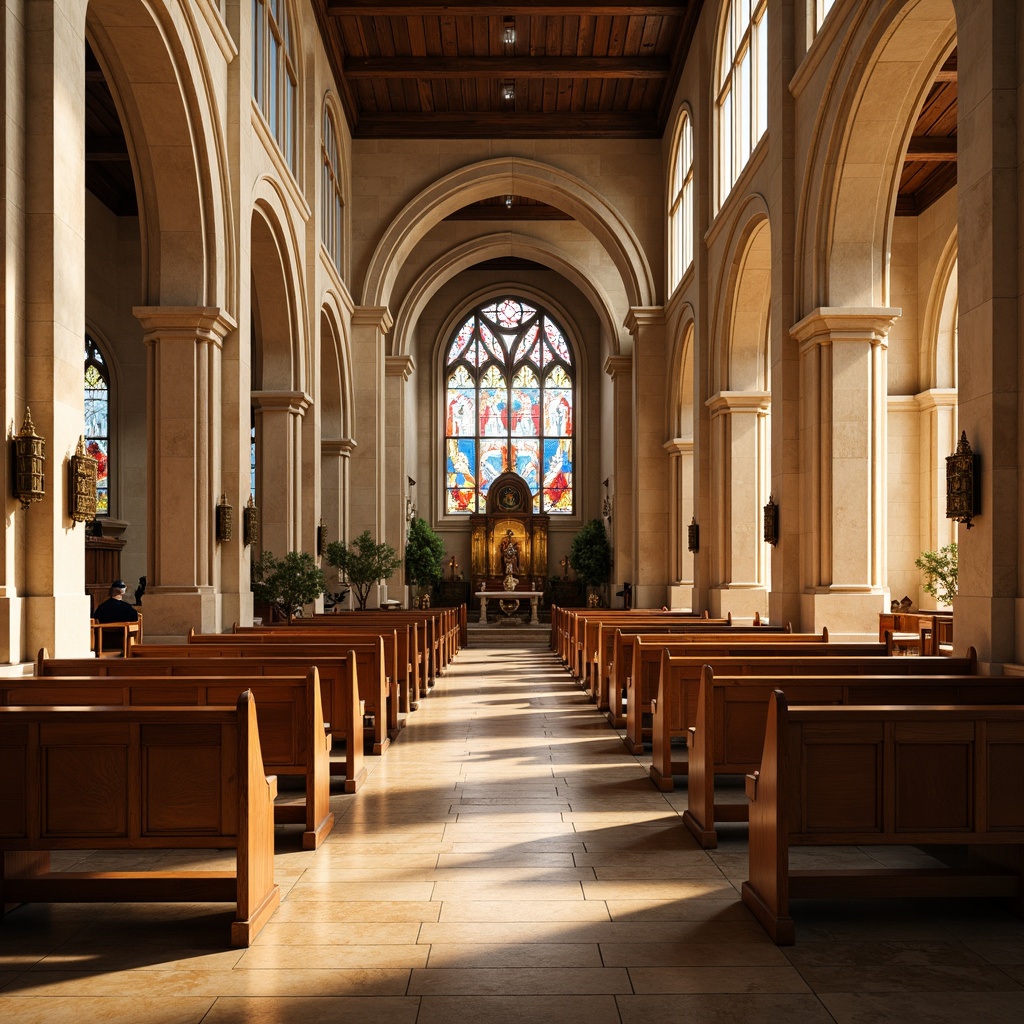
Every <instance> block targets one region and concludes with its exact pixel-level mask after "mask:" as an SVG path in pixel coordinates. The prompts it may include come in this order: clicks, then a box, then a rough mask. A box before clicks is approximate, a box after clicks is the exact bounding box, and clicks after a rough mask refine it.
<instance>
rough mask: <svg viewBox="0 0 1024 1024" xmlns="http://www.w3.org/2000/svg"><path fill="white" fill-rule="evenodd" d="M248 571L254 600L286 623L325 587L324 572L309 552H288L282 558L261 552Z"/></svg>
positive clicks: (267, 552) (310, 602)
mask: <svg viewBox="0 0 1024 1024" xmlns="http://www.w3.org/2000/svg"><path fill="white" fill-rule="evenodd" d="M250 572H251V580H252V592H253V596H254V597H255V599H256V600H257V601H258V602H264V603H266V604H268V605H269V606H270V608H271V610H272V611H274V610H276V611H277V612H279V613H280V614H281V615H282V616H284V617H286V618H287V619H288V621H289V622H291V621H292V619H293V618H294V617H295V616H296V614H300V613H301V610H302V607H303V605H307V604H312V602H313V601H315V600H316V599H317V598H318V597H319V596H320V595H321V594H322V593H323V592H324V587H325V585H326V581H325V580H324V574H323V570H322V569H321V568H320V566H319V565H317V564H316V559H314V558H313V556H312V555H311V554H310V553H309V552H308V551H289V552H288V554H286V555H285V556H284V558H282V559H277V558H275V557H274V555H273V553H272V552H270V551H264V552H263V553H262V554H261V555H260V557H259V558H257V559H256V560H255V561H254V562H253V563H252V568H251V570H250Z"/></svg>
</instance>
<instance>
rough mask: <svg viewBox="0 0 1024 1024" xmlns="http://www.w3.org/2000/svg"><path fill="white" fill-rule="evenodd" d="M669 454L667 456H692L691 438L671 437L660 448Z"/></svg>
mask: <svg viewBox="0 0 1024 1024" xmlns="http://www.w3.org/2000/svg"><path fill="white" fill-rule="evenodd" d="M661 447H662V448H664V449H665V451H667V452H668V453H669V455H673V456H676V455H692V454H693V438H692V437H673V438H672V439H671V440H669V441H666V442H665V443H664V444H663V445H662V446H661Z"/></svg>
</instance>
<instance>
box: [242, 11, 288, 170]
mask: <svg viewBox="0 0 1024 1024" xmlns="http://www.w3.org/2000/svg"><path fill="white" fill-rule="evenodd" d="M252 92H253V96H254V97H255V98H256V102H257V104H259V108H260V110H261V111H262V112H263V117H264V118H265V119H266V122H267V124H268V125H269V126H270V131H271V132H272V133H273V136H274V138H275V139H276V140H277V145H278V148H279V149H280V150H281V154H282V155H283V156H284V158H285V161H286V162H287V164H288V166H289V167H290V168H291V171H292V174H297V173H298V142H297V136H296V133H297V126H298V116H299V72H298V64H297V62H296V60H295V39H294V31H293V26H292V14H291V8H290V0H252Z"/></svg>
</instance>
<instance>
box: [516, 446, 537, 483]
mask: <svg viewBox="0 0 1024 1024" xmlns="http://www.w3.org/2000/svg"><path fill="white" fill-rule="evenodd" d="M512 452H513V465H512V469H514V470H515V471H516V472H517V473H518V474H519V475H520V476H521V477H522V478H523V479H524V480H525V481H526V483H527V484H528V485H529V487H530V493H531V494H536V493H537V491H538V490H539V489H540V441H538V440H532V439H531V440H517V441H516V443H515V444H514V445H513V446H512Z"/></svg>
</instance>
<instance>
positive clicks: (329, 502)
mask: <svg viewBox="0 0 1024 1024" xmlns="http://www.w3.org/2000/svg"><path fill="white" fill-rule="evenodd" d="M355 446H356V443H355V441H353V440H352V438H351V437H336V438H324V439H323V440H321V442H320V480H321V488H322V498H321V505H320V515H321V518H322V519H323V521H324V533H325V537H326V542H327V543H330V541H333V540H344V541H347V540H349V535H348V494H349V462H350V457H351V455H352V449H353V448H355Z"/></svg>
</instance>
